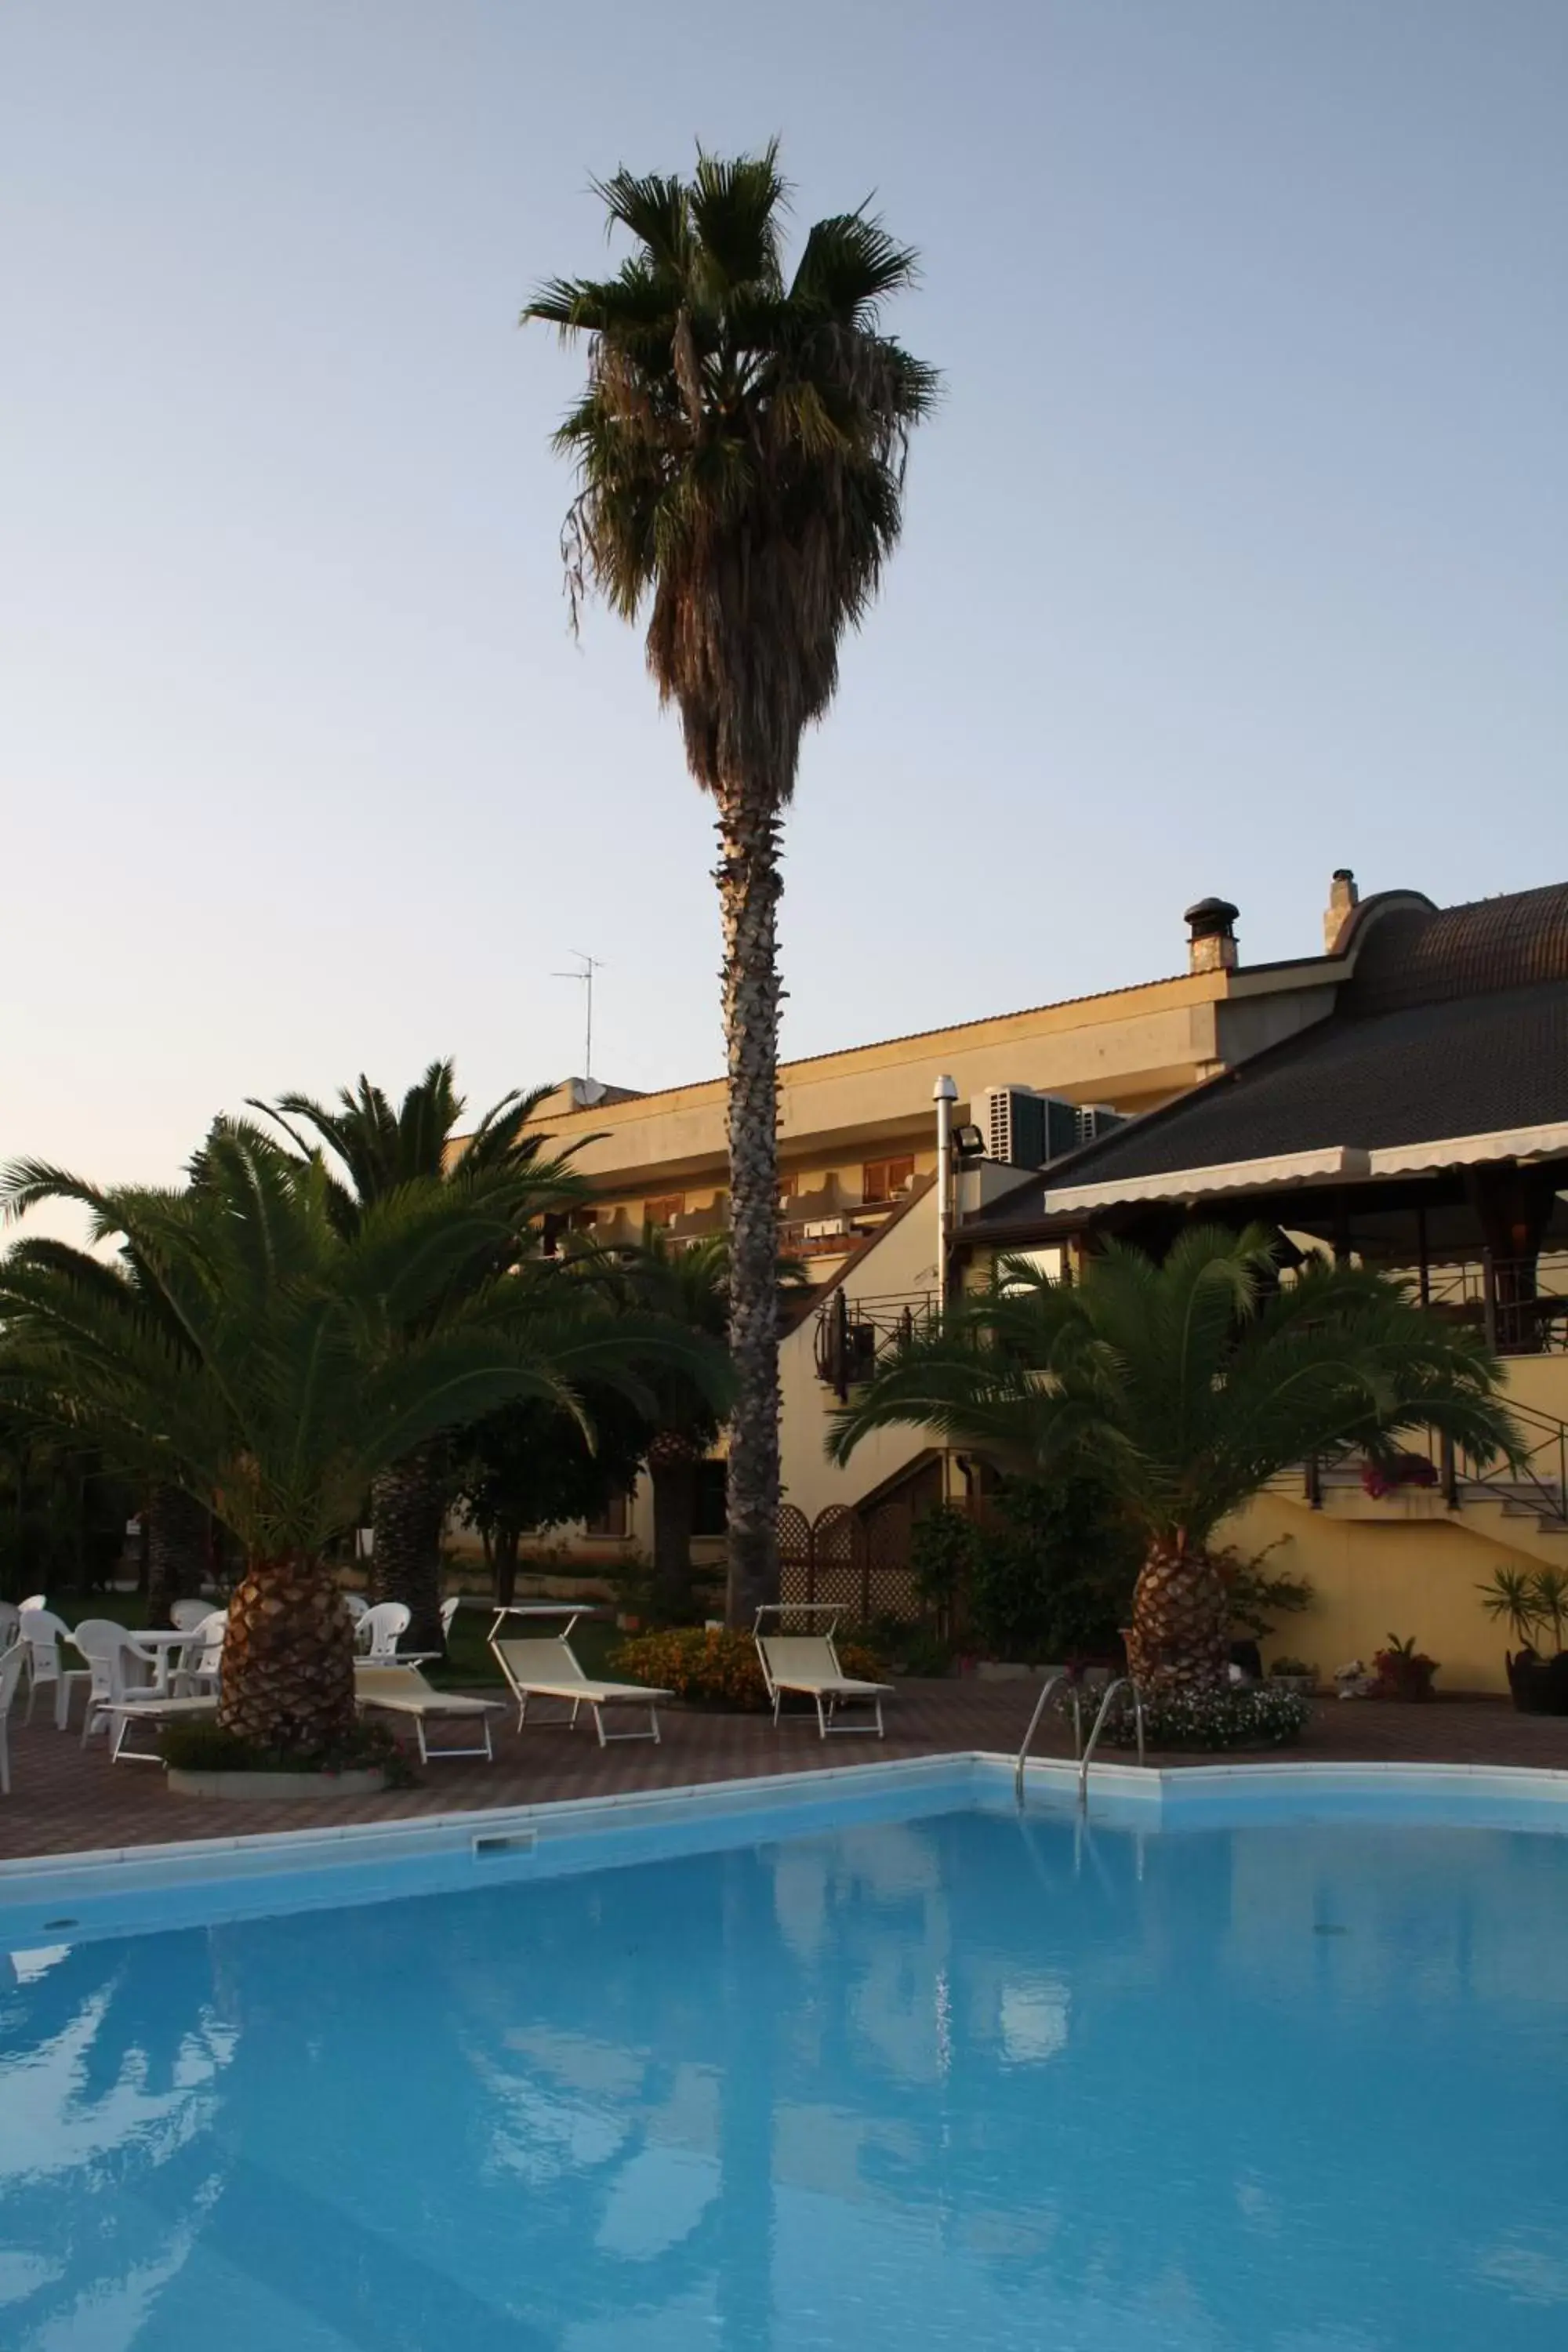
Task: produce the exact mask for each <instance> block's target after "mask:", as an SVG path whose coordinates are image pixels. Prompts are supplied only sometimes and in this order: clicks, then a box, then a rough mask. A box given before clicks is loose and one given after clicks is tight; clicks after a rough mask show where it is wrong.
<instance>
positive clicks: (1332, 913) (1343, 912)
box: [1323, 866, 1361, 955]
mask: <svg viewBox="0 0 1568 2352" xmlns="http://www.w3.org/2000/svg"><path fill="white" fill-rule="evenodd" d="M1360 904H1361V892H1360V891H1359V890H1358V889H1357V888H1356V887H1355V876H1354V875H1353V874H1352V872H1351V869H1350V867H1349V866H1335V868H1334V878H1333V880H1332V881H1331V883H1330V885H1329V904H1328V911H1327V912H1326V913H1325V915H1324V917H1323V953H1324V954H1325V955H1332V954H1333V952H1334V950H1335V949H1336V948H1337V947H1338V946H1339V943H1340V933H1341V932H1342V930H1343V929H1344V927H1345V925H1346V924H1347V923H1348V922H1349V921H1350V919H1351V917H1352V914H1353V913H1354V911H1355V909H1356V908H1357V907H1358V906H1359V905H1360Z"/></svg>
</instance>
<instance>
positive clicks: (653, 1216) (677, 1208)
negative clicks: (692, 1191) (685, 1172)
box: [642, 1192, 686, 1225]
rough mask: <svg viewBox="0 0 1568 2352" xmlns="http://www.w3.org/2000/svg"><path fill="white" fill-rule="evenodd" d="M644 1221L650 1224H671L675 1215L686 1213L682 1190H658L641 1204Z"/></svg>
mask: <svg viewBox="0 0 1568 2352" xmlns="http://www.w3.org/2000/svg"><path fill="white" fill-rule="evenodd" d="M642 1213H643V1220H644V1223H647V1224H650V1225H672V1224H674V1223H675V1221H676V1219H677V1217H683V1216H684V1215H685V1214H686V1195H685V1193H684V1192H660V1193H658V1195H657V1197H656V1198H655V1199H653V1200H651V1201H645V1202H643V1204H642Z"/></svg>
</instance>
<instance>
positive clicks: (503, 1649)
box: [490, 1619, 674, 1748]
mask: <svg viewBox="0 0 1568 2352" xmlns="http://www.w3.org/2000/svg"><path fill="white" fill-rule="evenodd" d="M573 1622H576V1621H575V1619H574V1620H573ZM571 1630H572V1627H571V1625H568V1626H567V1629H566V1633H570V1632H571ZM566 1633H562V1634H558V1635H556V1636H554V1637H553V1638H552V1639H551V1640H550V1641H533V1640H528V1641H493V1642H492V1643H490V1648H491V1650H492V1651H493V1652H494V1653H495V1658H496V1663H497V1664H498V1665H499V1666H500V1670H501V1672H502V1674H503V1675H505V1676H506V1679H507V1685H508V1688H509V1689H510V1692H511V1695H512V1696H513V1698H514V1699H516V1701H517V1727H518V1729H519V1730H520V1731H521V1729H522V1727H523V1724H524V1723H525V1721H526V1720H527V1717H528V1702H529V1700H530V1699H531V1698H558V1699H561V1700H563V1701H564V1702H565V1703H566V1704H567V1705H568V1706H570V1707H571V1709H572V1716H571V1722H570V1724H568V1726H567V1728H568V1729H570V1728H571V1727H572V1726H573V1725H574V1724H575V1723H576V1720H577V1714H578V1710H579V1708H581V1707H584V1706H586V1707H591V1708H592V1709H593V1712H594V1728H595V1731H596V1732H597V1733H598V1735H599V1745H600V1747H601V1748H605V1747H607V1746H608V1744H609V1742H610V1741H611V1740H612V1739H652V1740H655V1741H657V1740H658V1736H659V1733H658V1701H659V1700H660V1699H661V1698H670V1697H672V1696H674V1694H673V1693H672V1692H670V1691H667V1690H650V1689H648V1688H647V1685H645V1684H643V1683H599V1682H593V1681H591V1680H590V1679H589V1677H588V1676H587V1675H585V1674H584V1672H583V1669H582V1667H581V1666H580V1665H579V1664H578V1663H577V1657H576V1653H575V1652H574V1649H573V1647H572V1644H571V1643H570V1642H569V1641H568V1640H567V1638H566ZM607 1706H646V1707H647V1719H648V1728H647V1730H646V1731H606V1730H605V1717H604V1712H603V1710H604V1709H605V1707H607Z"/></svg>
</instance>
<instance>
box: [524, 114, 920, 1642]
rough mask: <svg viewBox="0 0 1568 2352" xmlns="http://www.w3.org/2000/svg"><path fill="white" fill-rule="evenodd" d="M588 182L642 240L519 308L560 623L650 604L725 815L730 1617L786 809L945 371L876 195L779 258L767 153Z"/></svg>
mask: <svg viewBox="0 0 1568 2352" xmlns="http://www.w3.org/2000/svg"><path fill="white" fill-rule="evenodd" d="M597 193H598V194H599V195H600V197H601V198H602V199H603V201H604V204H605V209H606V211H607V212H608V214H609V218H610V225H611V226H612V228H616V227H618V228H620V229H623V230H625V231H626V232H627V233H628V234H629V235H630V236H631V237H632V239H633V240H634V250H633V251H632V253H631V254H630V255H629V257H627V258H626V260H625V261H624V262H623V263H622V264H621V267H620V268H619V269H618V270H617V271H616V275H615V276H614V277H612V278H556V279H552V281H551V282H550V283H548V284H547V285H545V286H543V287H542V288H541V289H540V290H539V292H538V293H537V294H536V295H535V296H534V298H533V299H532V301H531V302H530V303H529V305H528V307H527V309H526V310H525V311H524V313H523V316H524V318H525V319H531V320H543V321H544V322H545V323H546V324H548V325H552V326H554V327H556V328H558V329H559V330H560V332H561V334H562V336H563V339H566V340H571V339H574V338H575V337H578V336H583V337H585V338H586V339H587V343H588V381H587V385H586V388H585V390H584V394H583V396H582V398H581V399H580V400H579V401H578V402H577V404H576V405H575V406H574V408H573V409H572V411H571V412H570V414H569V415H568V416H567V417H566V420H565V422H564V423H563V425H562V426H561V428H560V431H559V432H558V433H557V435H556V436H555V440H556V446H557V448H558V449H560V450H561V451H562V452H563V454H564V455H565V456H567V457H570V458H572V459H573V460H574V463H575V465H576V467H577V471H578V478H579V488H578V492H577V495H576V497H575V499H574V501H573V503H572V506H571V508H570V509H569V511H568V515H567V520H566V527H565V530H564V533H563V554H564V557H565V562H566V572H567V583H568V588H569V591H570V593H571V598H572V609H573V617H574V622H575V620H576V618H577V615H578V613H579V611H580V607H581V604H582V600H583V598H584V595H585V594H586V593H588V592H589V591H590V590H592V591H595V592H596V593H600V594H602V595H603V596H604V597H605V600H606V601H607V602H608V604H610V605H611V606H612V608H613V609H614V610H615V611H616V612H617V613H619V614H621V615H622V617H623V618H625V619H626V620H633V619H636V618H637V616H638V615H639V614H643V613H645V612H646V614H647V663H648V667H649V669H650V670H651V672H652V673H653V677H654V681H655V684H656V685H657V687H658V694H659V699H660V701H661V702H665V703H668V702H673V703H674V704H675V705H676V706H677V708H678V709H679V713H680V723H681V729H682V732H683V735H684V738H685V743H686V756H687V761H688V764H689V767H690V770H691V772H692V774H693V775H694V776H695V777H696V779H697V781H698V782H699V783H700V785H701V786H702V787H703V788H704V790H705V791H707V792H710V793H712V795H713V798H714V801H715V803H717V808H718V831H719V843H720V851H719V865H718V869H717V876H716V878H717V881H718V884H719V891H720V904H721V919H722V925H723V937H724V1027H725V1039H726V1052H727V1061H728V1076H729V1141H730V1200H731V1233H732V1263H731V1280H730V1309H729V1311H730V1346H731V1356H732V1358H733V1360H734V1364H735V1370H736V1379H737V1390H736V1406H735V1411H734V1413H733V1415H732V1417H731V1431H730V1452H729V1465H730V1466H729V1525H730V1570H731V1573H730V1597H729V1609H730V1615H731V1621H732V1622H736V1621H739V1620H741V1619H743V1618H746V1617H749V1615H750V1612H751V1610H752V1607H753V1606H754V1604H755V1603H756V1602H757V1601H766V1600H770V1599H773V1597H775V1594H776V1590H777V1583H778V1533H777V1522H778V1502H779V1453H778V1414H779V1387H778V1316H777V1296H776V1289H775V1282H774V1265H775V1259H776V1255H777V1223H778V1212H777V1176H778V1146H777V1133H776V1126H777V1116H778V1108H777V1071H778V1020H779V1002H780V984H779V974H778V957H777V933H776V922H777V902H778V898H779V894H780V890H781V887H782V884H781V880H780V875H779V838H778V825H779V817H780V813H781V811H782V810H783V809H784V806H785V804H786V803H787V802H788V801H789V798H790V795H791V793H793V792H794V789H795V773H796V769H797V766H798V763H799V758H800V740H801V735H802V733H803V731H804V730H805V728H806V727H807V726H808V725H809V724H810V723H811V722H812V721H813V720H815V719H820V718H821V717H822V715H823V713H824V712H825V711H826V709H827V706H828V704H829V703H830V702H831V700H832V698H833V694H834V689H835V688H836V687H837V681H838V650H839V645H840V642H841V640H842V638H843V635H844V632H845V630H846V629H847V628H848V627H850V626H852V625H857V624H858V623H859V622H860V620H861V619H862V618H863V617H864V615H865V614H866V612H867V609H868V605H869V604H870V602H871V600H872V598H873V596H874V595H875V593H876V591H877V587H878V584H879V581H880V579H881V576H882V571H883V567H884V566H885V564H886V563H887V562H888V559H889V556H890V554H891V552H892V551H893V548H894V547H895V545H896V544H897V541H898V539H899V535H900V528H901V525H902V520H903V477H904V460H905V457H906V454H907V451H908V446H909V439H910V434H911V432H912V431H913V429H914V427H915V425H918V424H919V423H920V421H921V418H922V417H924V416H926V415H929V414H930V412H931V406H932V404H933V403H934V401H935V399H936V394H937V378H936V375H935V373H934V372H933V371H932V370H931V368H929V367H927V366H925V365H924V364H923V362H921V361H919V360H916V359H914V358H912V357H911V356H910V353H909V352H906V351H905V350H904V349H903V347H902V346H901V345H900V344H899V343H897V342H895V341H893V340H892V339H891V338H890V337H889V336H888V335H885V334H884V333H883V332H882V331H881V325H880V313H881V308H882V305H883V304H884V302H885V301H886V300H887V299H888V298H889V296H891V295H894V294H897V293H899V292H900V291H901V290H902V289H905V288H906V287H908V286H909V285H910V282H911V280H912V278H913V277H914V274H915V258H914V256H913V254H912V253H911V252H910V250H909V249H908V248H907V247H902V246H900V245H898V244H896V243H895V242H894V240H893V238H892V237H891V236H889V234H888V232H887V230H886V229H885V228H884V227H883V226H882V225H881V223H880V222H879V221H878V220H876V219H874V218H872V217H871V216H870V215H868V213H866V212H865V211H863V210H862V211H859V212H854V213H839V214H836V215H832V216H831V217H830V218H828V219H826V220H820V221H818V222H817V223H816V226H814V227H813V228H812V229H811V230H810V231H809V233H808V234H807V236H806V237H805V244H804V246H803V247H802V250H801V255H800V258H799V261H798V262H797V264H796V266H795V270H794V272H793V274H786V272H785V268H784V259H783V236H782V220H783V215H784V209H785V205H786V201H787V194H788V192H787V189H786V187H785V184H784V179H783V177H782V175H781V173H780V172H779V168H778V155H777V150H776V147H773V146H770V147H769V148H768V149H767V150H766V151H765V152H764V153H763V154H762V155H743V156H739V157H736V158H732V159H730V160H724V159H721V158H720V157H717V156H711V155H703V154H700V155H699V157H698V162H697V168H696V171H695V173H693V175H692V177H691V178H690V179H689V180H683V179H680V178H678V177H674V176H670V175H663V174H658V173H653V174H650V175H648V176H646V177H638V176H637V174H636V173H631V172H627V171H625V170H622V171H619V172H616V173H615V174H614V176H613V177H612V178H610V179H608V180H605V181H604V182H602V183H599V184H597Z"/></svg>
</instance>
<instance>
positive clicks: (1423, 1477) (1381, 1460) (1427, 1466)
mask: <svg viewBox="0 0 1568 2352" xmlns="http://www.w3.org/2000/svg"><path fill="white" fill-rule="evenodd" d="M1361 1483H1362V1491H1363V1494H1367V1495H1370V1496H1372V1498H1373V1501H1374V1502H1381V1501H1382V1500H1383V1497H1384V1496H1385V1495H1393V1494H1396V1493H1397V1492H1398V1490H1399V1489H1400V1488H1401V1487H1402V1486H1436V1484H1437V1471H1436V1465H1435V1464H1434V1463H1432V1462H1431V1461H1429V1460H1428V1458H1427V1456H1426V1454H1409V1453H1405V1452H1403V1451H1397V1450H1396V1451H1395V1452H1394V1453H1391V1454H1373V1455H1371V1456H1369V1458H1368V1460H1367V1463H1366V1466H1365V1467H1364V1469H1363V1471H1362V1474H1361Z"/></svg>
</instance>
